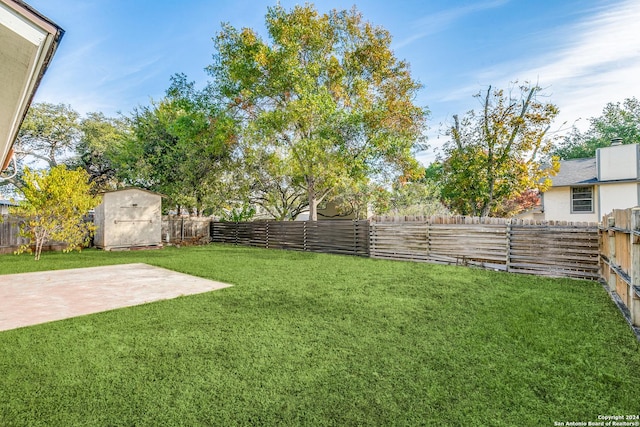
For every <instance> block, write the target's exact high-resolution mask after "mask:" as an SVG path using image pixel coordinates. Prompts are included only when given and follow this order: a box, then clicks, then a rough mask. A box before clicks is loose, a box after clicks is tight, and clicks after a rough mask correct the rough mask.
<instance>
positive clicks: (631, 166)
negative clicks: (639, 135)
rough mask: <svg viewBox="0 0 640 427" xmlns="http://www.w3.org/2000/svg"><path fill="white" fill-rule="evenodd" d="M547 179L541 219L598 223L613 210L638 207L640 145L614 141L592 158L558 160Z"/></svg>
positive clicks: (639, 201)
mask: <svg viewBox="0 0 640 427" xmlns="http://www.w3.org/2000/svg"><path fill="white" fill-rule="evenodd" d="M614 141H615V140H614ZM551 179H552V181H553V184H552V186H551V188H549V189H548V190H547V191H546V192H544V193H543V194H542V210H543V213H544V220H546V221H589V222H598V221H600V220H601V219H602V216H603V215H605V214H607V213H610V212H611V211H612V210H613V209H627V208H631V207H635V206H638V205H640V145H638V144H628V145H622V144H620V143H619V141H615V142H613V143H612V145H611V146H609V147H604V148H599V149H598V150H597V151H596V157H595V158H588V159H576V160H566V161H562V162H560V171H559V172H558V174H557V175H556V176H554V177H552V178H551Z"/></svg>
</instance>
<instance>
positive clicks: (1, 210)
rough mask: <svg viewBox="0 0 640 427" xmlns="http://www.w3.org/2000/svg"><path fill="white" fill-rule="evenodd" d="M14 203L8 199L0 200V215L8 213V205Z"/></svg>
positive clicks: (13, 204)
mask: <svg viewBox="0 0 640 427" xmlns="http://www.w3.org/2000/svg"><path fill="white" fill-rule="evenodd" d="M15 205H16V204H15V203H11V202H10V201H8V200H0V215H9V206H15Z"/></svg>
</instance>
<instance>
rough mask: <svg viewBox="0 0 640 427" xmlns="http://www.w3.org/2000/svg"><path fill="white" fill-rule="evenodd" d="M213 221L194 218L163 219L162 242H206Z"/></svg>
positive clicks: (166, 217)
mask: <svg viewBox="0 0 640 427" xmlns="http://www.w3.org/2000/svg"><path fill="white" fill-rule="evenodd" d="M210 223H211V220H210V219H209V218H193V217H172V216H164V217H162V240H163V242H165V243H182V242H192V243H196V242H206V241H208V240H209V237H210V236H209V230H210V226H209V224H210Z"/></svg>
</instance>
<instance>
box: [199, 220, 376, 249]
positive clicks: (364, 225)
mask: <svg viewBox="0 0 640 427" xmlns="http://www.w3.org/2000/svg"><path fill="white" fill-rule="evenodd" d="M211 240H212V241H213V242H222V243H234V244H237V245H246V246H256V247H262V248H278V249H294V250H299V251H310V252H324V253H332V254H345V255H357V256H365V257H366V256H369V222H368V221H313V222H312V221H291V222H281V221H257V222H211Z"/></svg>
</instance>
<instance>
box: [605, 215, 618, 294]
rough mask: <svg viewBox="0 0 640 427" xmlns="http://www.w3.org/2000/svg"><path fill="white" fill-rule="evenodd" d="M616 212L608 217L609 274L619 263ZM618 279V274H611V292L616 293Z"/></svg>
mask: <svg viewBox="0 0 640 427" xmlns="http://www.w3.org/2000/svg"><path fill="white" fill-rule="evenodd" d="M614 214H615V211H613V212H612V213H611V214H610V215H611V216H608V217H607V224H606V227H607V237H608V244H609V266H607V268H609V272H610V273H611V272H612V269H611V267H614V266H617V265H618V263H617V262H616V232H615V231H614V230H612V228H613V227H615V225H616V218H615V215H614ZM617 277H618V273H617V272H616V273H614V274H609V283H608V284H609V290H611V291H615V290H616V281H617Z"/></svg>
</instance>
